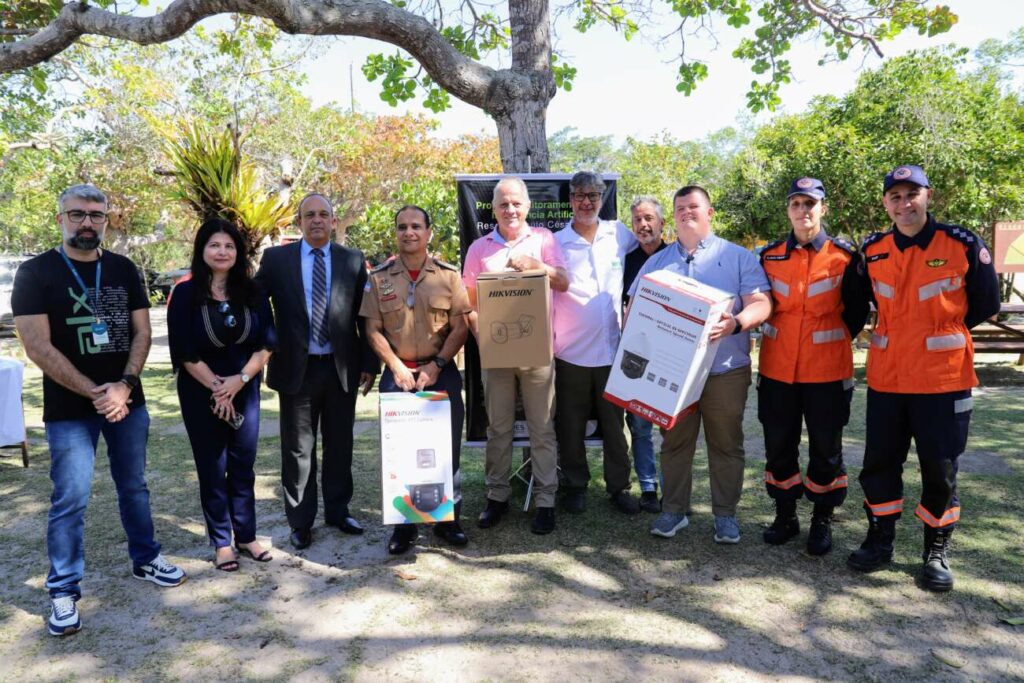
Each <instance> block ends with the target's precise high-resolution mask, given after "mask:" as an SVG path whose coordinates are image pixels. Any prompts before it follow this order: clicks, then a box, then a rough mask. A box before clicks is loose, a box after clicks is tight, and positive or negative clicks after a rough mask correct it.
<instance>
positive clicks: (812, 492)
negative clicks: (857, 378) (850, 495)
mask: <svg viewBox="0 0 1024 683" xmlns="http://www.w3.org/2000/svg"><path fill="white" fill-rule="evenodd" d="M847 384H848V386H844V383H843V381H841V380H840V381H836V382H814V383H794V384H787V383H786V382H779V381H778V380H774V379H771V378H770V377H765V376H764V375H761V376H760V377H759V378H758V381H757V418H758V420H760V421H761V425H762V427H763V429H764V452H765V458H766V460H767V462H766V463H765V476H764V480H765V486H766V487H767V489H768V495H769V496H771V497H772V498H773V499H774V500H776V501H795V500H799V499H800V498H801V497H803V496H807V499H808V500H810V501H811V502H813V503H822V504H824V505H832V506H838V505H841V504H842V502H843V501H844V500H845V499H846V489H847V478H846V468H845V467H844V466H843V427H845V426H846V424H847V423H848V422H849V421H850V400H851V399H852V397H853V384H852V383H847ZM804 422H806V424H807V441H808V460H807V476H806V478H801V476H800V436H801V433H802V431H803V424H804Z"/></svg>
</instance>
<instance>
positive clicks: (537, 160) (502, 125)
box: [492, 99, 550, 173]
mask: <svg viewBox="0 0 1024 683" xmlns="http://www.w3.org/2000/svg"><path fill="white" fill-rule="evenodd" d="M547 109H548V107H547V102H543V103H541V102H534V101H531V100H527V99H520V100H513V101H511V102H510V103H509V106H508V108H507V109H504V110H503V111H502V112H501V113H500V114H497V115H495V114H492V116H493V117H494V122H495V124H496V125H497V126H498V144H499V147H500V149H501V168H502V170H503V171H505V172H506V173H544V172H547V171H548V170H549V169H550V164H549V162H548V139H547V126H546V124H545V118H546V116H547Z"/></svg>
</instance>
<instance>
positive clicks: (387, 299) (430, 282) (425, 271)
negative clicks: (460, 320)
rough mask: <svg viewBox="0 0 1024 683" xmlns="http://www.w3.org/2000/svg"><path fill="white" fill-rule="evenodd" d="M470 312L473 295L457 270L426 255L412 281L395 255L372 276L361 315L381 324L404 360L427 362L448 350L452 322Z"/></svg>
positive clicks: (393, 346)
mask: <svg viewBox="0 0 1024 683" xmlns="http://www.w3.org/2000/svg"><path fill="white" fill-rule="evenodd" d="M410 294H411V295H412V307H410V306H409V301H410ZM469 311H470V306H469V297H468V296H467V295H466V288H465V286H464V285H463V284H462V277H461V276H460V275H459V271H458V269H457V268H456V267H455V266H452V265H449V264H447V263H444V262H442V261H438V260H436V259H433V258H431V257H429V256H428V257H427V260H426V262H425V263H424V264H423V268H422V269H420V272H419V277H418V278H417V279H416V282H415V283H413V281H412V279H411V278H410V277H409V271H408V269H406V267H405V264H404V263H402V259H400V258H397V257H396V258H395V259H394V260H391V261H386V262H385V263H383V264H381V265H380V266H377V267H376V268H374V269H373V271H371V272H370V278H369V280H368V281H367V283H366V291H365V292H364V293H363V303H362V306H361V307H360V308H359V315H361V316H363V317H364V318H371V319H373V320H380V321H381V322H382V327H383V332H384V337H385V339H387V340H388V343H389V344H391V348H392V349H393V350H394V352H395V355H397V356H398V357H399V358H400V359H402V360H404V361H427V360H430V359H432V358H434V357H435V356H437V355H438V353H440V351H441V347H442V346H444V341H445V339H446V338H447V337H448V334H449V333H450V332H451V325H450V324H449V320H450V319H451V318H452V317H453V316H457V315H465V314H466V313H468V312H469ZM448 360H451V359H450V358H449V359H448Z"/></svg>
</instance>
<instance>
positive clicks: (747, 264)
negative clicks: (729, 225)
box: [629, 234, 771, 375]
mask: <svg viewBox="0 0 1024 683" xmlns="http://www.w3.org/2000/svg"><path fill="white" fill-rule="evenodd" d="M656 270H669V271H672V272H673V273H679V274H680V275H683V276H686V277H689V278H693V279H694V280H697V281H698V282H702V283H704V284H706V285H708V286H710V287H714V288H716V289H720V290H722V291H723V292H726V293H727V294H732V295H733V297H734V299H733V304H732V313H733V315H736V314H737V313H739V312H740V311H742V310H743V299H742V297H744V296H746V295H748V294H758V293H761V292H769V290H770V288H771V287H770V285H769V284H768V278H767V276H765V274H764V270H762V269H761V264H760V263H759V262H758V260H757V257H756V256H754V254H753V252H750V251H748V250H746V249H744V248H743V247H741V246H739V245H738V244H733V243H732V242H729V241H727V240H724V239H722V238H721V237H718V236H717V235H715V234H710V235H708V236H707V237H705V238H704V239H703V240H701V241H700V244H699V245H698V246H697V251H695V252H694V253H693V255H692V256H691V255H690V254H689V253H687V251H686V249H685V247H683V245H682V243H680V242H676V243H675V244H672V245H669V246H668V248H666V249H662V250H661V251H659V252H658V253H656V254H654V255H653V256H651V258H649V259H647V263H645V264H644V267H643V268H641V269H640V273H639V274H638V275H637V276H636V280H634V281H633V285H632V286H631V287H630V289H629V295H630V296H633V293H634V292H635V291H636V287H637V283H639V282H640V278H642V277H643V276H644V275H646V274H647V273H652V272H654V271H656ZM747 365H750V332H749V331H747V332H743V333H741V334H733V335H730V336H728V337H725V338H723V339H722V340H721V341H720V342H719V344H718V351H717V352H716V353H715V361H714V364H713V365H712V366H711V374H712V375H720V374H722V373H723V372H729V371H730V370H735V369H736V368H741V367H744V366H747Z"/></svg>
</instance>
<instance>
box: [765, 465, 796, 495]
mask: <svg viewBox="0 0 1024 683" xmlns="http://www.w3.org/2000/svg"><path fill="white" fill-rule="evenodd" d="M764 481H765V483H766V484H768V485H769V486H774V487H775V488H777V489H782V490H783V491H785V490H787V489H791V488H793V487H794V486H796V485H797V484H799V483H800V481H801V479H800V473H799V472H797V473H796V474H794V475H793V476H792V477H790V478H789V479H784V480H783V481H779V480H778V479H776V478H775V477H773V476H772V473H771V472H769V471H768V470H765V472H764Z"/></svg>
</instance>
